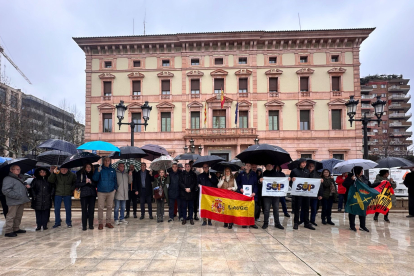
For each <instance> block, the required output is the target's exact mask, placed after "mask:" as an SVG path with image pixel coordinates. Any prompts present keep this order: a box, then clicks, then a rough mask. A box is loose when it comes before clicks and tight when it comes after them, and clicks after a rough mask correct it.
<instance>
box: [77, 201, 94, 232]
mask: <svg viewBox="0 0 414 276" xmlns="http://www.w3.org/2000/svg"><path fill="white" fill-rule="evenodd" d="M80 201H81V207H82V227H83V228H86V226H87V222H88V221H89V227H91V226H93V219H94V214H95V201H96V197H94V196H85V197H81V199H80Z"/></svg>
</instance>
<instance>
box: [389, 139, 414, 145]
mask: <svg viewBox="0 0 414 276" xmlns="http://www.w3.org/2000/svg"><path fill="white" fill-rule="evenodd" d="M412 143H413V142H412V141H407V140H403V141H401V140H391V141H390V145H411V144H412Z"/></svg>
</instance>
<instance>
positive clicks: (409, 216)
mask: <svg viewBox="0 0 414 276" xmlns="http://www.w3.org/2000/svg"><path fill="white" fill-rule="evenodd" d="M406 218H414V216H413V215H408V216H406Z"/></svg>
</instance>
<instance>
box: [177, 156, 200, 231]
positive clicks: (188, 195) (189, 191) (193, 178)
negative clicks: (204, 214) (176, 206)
mask: <svg viewBox="0 0 414 276" xmlns="http://www.w3.org/2000/svg"><path fill="white" fill-rule="evenodd" d="M196 189H197V175H196V174H195V173H194V172H193V171H192V170H191V166H190V164H189V163H186V164H185V171H183V172H182V173H181V178H180V195H181V214H182V216H183V222H182V224H183V225H184V224H186V223H187V209H188V217H189V218H190V224H191V225H194V220H193V212H194V198H195V192H194V191H195V190H196Z"/></svg>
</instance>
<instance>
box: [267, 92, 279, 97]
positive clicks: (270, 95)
mask: <svg viewBox="0 0 414 276" xmlns="http://www.w3.org/2000/svg"><path fill="white" fill-rule="evenodd" d="M269 97H271V98H278V97H279V92H269Z"/></svg>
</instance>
